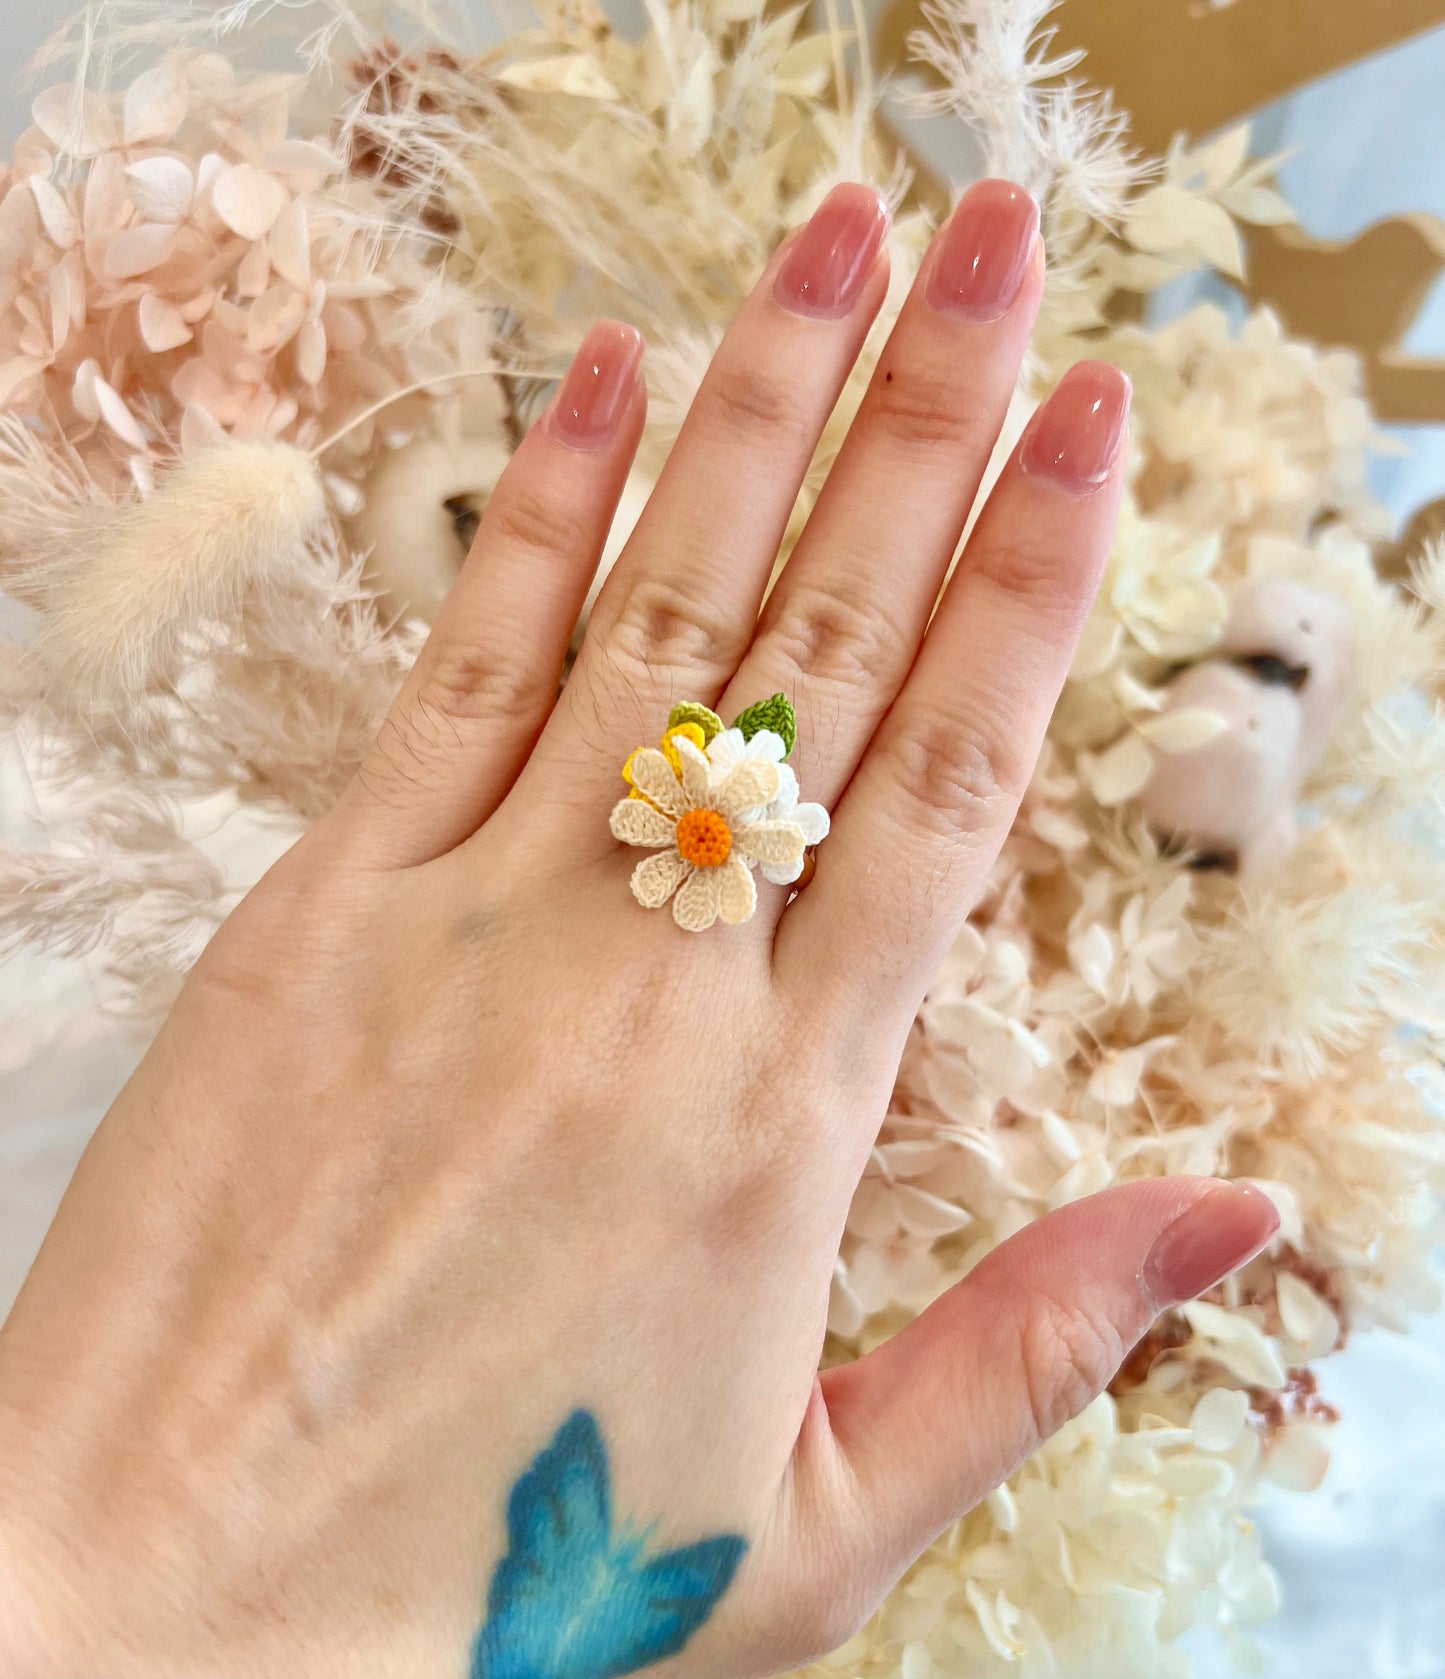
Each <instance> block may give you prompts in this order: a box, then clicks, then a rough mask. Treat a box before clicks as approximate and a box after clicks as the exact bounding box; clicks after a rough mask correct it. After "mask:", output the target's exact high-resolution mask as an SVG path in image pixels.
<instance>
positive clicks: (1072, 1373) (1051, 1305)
mask: <svg viewBox="0 0 1445 1679" xmlns="http://www.w3.org/2000/svg"><path fill="white" fill-rule="evenodd" d="M1122 1354H1123V1347H1122V1344H1121V1342H1120V1338H1119V1336H1118V1334H1117V1332H1116V1331H1114V1330H1113V1329H1111V1328H1110V1327H1109V1326H1108V1325H1107V1324H1106V1323H1103V1322H1101V1321H1099V1320H1096V1319H1095V1318H1094V1317H1093V1316H1092V1315H1091V1314H1090V1313H1089V1312H1088V1311H1087V1309H1085V1308H1084V1307H1082V1306H1080V1305H1077V1304H1069V1303H1067V1302H1065V1301H1062V1300H1057V1299H1055V1298H1054V1297H1053V1296H1052V1295H1046V1294H1040V1295H1036V1296H1035V1298H1034V1299H1033V1301H1032V1302H1031V1303H1030V1306H1029V1310H1028V1312H1027V1313H1026V1315H1025V1317H1024V1321H1023V1324H1022V1326H1021V1329H1020V1344H1019V1361H1020V1369H1021V1371H1022V1374H1023V1381H1024V1389H1025V1393H1026V1395H1027V1400H1028V1407H1029V1415H1030V1417H1031V1419H1032V1421H1033V1424H1034V1427H1035V1429H1036V1430H1037V1432H1038V1437H1039V1439H1040V1440H1047V1439H1048V1438H1049V1436H1050V1435H1051V1434H1054V1433H1055V1432H1056V1431H1057V1430H1058V1429H1060V1428H1062V1427H1063V1425H1064V1424H1065V1423H1066V1422H1068V1420H1069V1419H1070V1417H1076V1416H1078V1414H1079V1412H1080V1411H1082V1410H1083V1409H1084V1407H1085V1406H1086V1405H1087V1404H1088V1403H1089V1401H1090V1400H1091V1399H1093V1397H1094V1395H1095V1394H1096V1393H1098V1392H1099V1390H1100V1389H1101V1388H1102V1387H1103V1386H1104V1384H1105V1383H1106V1382H1107V1381H1108V1380H1109V1377H1110V1376H1111V1375H1112V1374H1113V1372H1114V1370H1115V1369H1116V1368H1117V1366H1118V1364H1119V1360H1120V1358H1121V1356H1122Z"/></svg>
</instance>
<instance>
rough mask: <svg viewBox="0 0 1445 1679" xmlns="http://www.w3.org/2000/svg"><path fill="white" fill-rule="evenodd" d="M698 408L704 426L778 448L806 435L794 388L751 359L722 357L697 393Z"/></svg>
mask: <svg viewBox="0 0 1445 1679" xmlns="http://www.w3.org/2000/svg"><path fill="white" fill-rule="evenodd" d="M695 407H696V408H697V409H698V410H700V414H699V417H700V419H701V420H702V421H703V423H704V424H708V425H710V424H712V423H716V424H718V425H720V426H722V427H725V428H726V429H727V430H728V431H731V432H735V433H737V434H739V435H740V436H742V437H743V438H749V439H757V440H759V441H763V442H766V443H767V444H768V445H769V446H770V447H774V448H775V447H776V446H777V444H778V442H779V441H780V440H783V439H797V438H800V437H801V436H802V434H803V430H804V426H805V424H806V420H805V416H804V414H803V411H802V409H801V407H800V405H799V402H798V393H797V389H796V387H795V385H794V384H793V383H792V382H791V381H790V380H788V379H786V378H784V377H783V376H782V375H781V374H780V373H778V372H777V371H775V370H773V369H771V368H769V367H768V366H766V365H759V364H758V363H757V362H755V361H752V360H743V359H741V358H733V357H720V358H719V359H718V360H717V361H715V362H714V363H713V367H712V371H711V373H709V375H708V377H707V378H706V379H705V380H704V381H703V384H702V388H701V389H700V390H699V391H698V394H697V399H696V403H695Z"/></svg>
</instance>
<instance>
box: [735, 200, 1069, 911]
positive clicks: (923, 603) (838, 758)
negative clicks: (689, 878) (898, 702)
mask: <svg viewBox="0 0 1445 1679" xmlns="http://www.w3.org/2000/svg"><path fill="white" fill-rule="evenodd" d="M1038 228H1039V210H1038V205H1037V204H1036V203H1035V202H1034V200H1033V199H1032V198H1031V197H1030V196H1029V194H1028V193H1026V192H1025V191H1024V190H1023V189H1022V188H1021V187H1016V186H1013V185H1011V184H1010V183H1009V182H1006V181H981V182H979V183H978V185H976V186H974V187H973V188H971V189H970V190H969V191H968V192H967V193H966V194H965V195H964V197H963V198H962V199H961V200H960V202H959V205H958V208H957V209H956V210H955V212H954V214H953V216H952V217H951V219H950V220H949V222H948V223H947V225H946V226H945V228H944V229H943V231H942V232H941V233H940V235H939V237H938V238H937V239H936V240H935V241H934V245H933V248H932V250H931V251H930V252H929V254H928V256H927V257H926V258H925V260H924V263H923V266H922V269H921V271H920V273H919V276H918V279H917V280H916V282H915V284H914V287H913V290H912V293H911V295H910V297H909V299H908V302H907V303H906V305H905V306H904V309H903V312H902V314H901V315H900V317H899V320H898V323H897V325H896V326H895V328H894V330H893V333H892V335H891V336H890V338H889V340H888V343H887V345H886V346H885V347H884V350H883V354H882V355H881V356H880V358H879V361H878V365H877V368H876V369H875V371H874V374H873V378H872V381H871V384H870V387H869V390H868V393H867V395H866V397H865V398H864V401H863V403H862V405H861V407H860V409H859V412H858V415H857V418H856V419H855V420H854V422H853V425H852V427H851V429H850V431H849V434H848V438H847V441H846V443H845V444H844V446H843V449H842V451H841V452H840V454H839V458H838V461H837V463H836V464H835V466H834V468H833V470H832V472H831V473H830V474H829V477H828V482H827V484H826V486H825V487H824V489H823V492H822V494H821V495H820V497H819V499H818V503H817V506H816V507H815V508H814V510H813V513H812V516H811V517H810V518H809V520H808V525H807V528H806V530H805V531H804V533H803V536H802V538H801V540H800V541H799V543H798V546H797V548H796V549H795V550H794V552H793V554H792V556H791V558H790V559H789V561H788V564H787V566H786V567H785V568H784V570H783V573H782V575H781V577H780V578H779V579H778V583H777V586H776V587H775V589H774V590H773V593H772V595H771V597H770V598H769V601H768V604H767V607H766V609H765V611H764V614H763V620H762V623H761V625H760V627H759V631H758V634H757V638H756V640H755V641H754V642H753V645H752V648H751V649H750V651H749V652H748V654H747V656H746V657H745V659H744V660H743V663H742V665H741V668H740V669H739V670H738V673H737V675H736V676H735V678H734V679H733V682H732V683H731V685H730V686H729V689H728V692H727V694H726V695H725V696H724V699H723V707H722V709H723V713H724V715H725V716H727V717H731V716H732V715H733V713H734V712H736V711H739V710H741V709H742V708H743V707H745V706H747V705H749V704H751V703H753V702H754V701H756V700H759V699H762V698H764V697H766V696H767V695H769V694H772V693H775V692H777V691H779V690H781V691H783V692H785V693H787V694H788V696H789V697H790V698H791V699H792V701H793V703H794V706H795V707H796V709H797V712H798V720H799V729H798V744H797V747H796V750H795V753H794V755H793V759H792V762H793V765H794V768H795V769H796V770H797V771H798V774H799V777H800V779H801V782H802V785H803V788H804V791H805V793H806V795H807V797H808V798H810V799H817V800H820V801H822V802H823V803H824V804H831V803H832V801H833V800H834V799H835V798H836V797H837V796H838V795H839V794H840V793H841V791H842V789H843V787H844V786H845V785H846V783H847V781H848V779H849V777H850V776H851V774H852V772H853V769H854V767H855V765H856V764H857V763H858V760H859V759H860V758H861V756H862V753H863V750H864V748H865V746H866V745H867V743H868V740H869V737H870V736H871V735H872V734H873V731H874V729H875V728H876V727H877V725H878V722H879V719H880V718H881V717H882V716H883V714H884V712H885V711H886V710H887V709H888V706H889V704H890V703H891V702H892V700H893V698H894V696H895V695H896V694H897V692H898V690H899V689H900V688H901V686H902V684H903V681H904V678H905V677H906V675H907V674H908V670H909V668H910V666H911V665H912V663H913V659H914V656H915V654H916V652H917V649H918V645H919V642H920V640H921V639H922V636H923V632H924V629H925V627H926V626H927V623H928V619H929V614H930V612H931V611H932V609H933V606H934V603H935V601H936V600H937V598H938V592H939V589H940V587H941V586H942V583H943V580H944V577H945V575H946V573H947V570H948V566H949V562H950V560H951V559H952V557H953V555H954V554H955V552H956V551H957V548H958V543H959V539H960V537H961V535H962V533H963V529H964V525H965V521H966V520H967V518H968V514H969V509H970V508H971V507H972V506H973V503H974V500H975V497H976V496H977V493H978V489H979V485H980V483H981V482H982V479H983V476H984V472H985V470H986V468H987V465H988V461H989V457H990V455H991V453H992V451H993V447H994V444H995V442H996V441H997V438H998V435H999V432H1000V430H1001V428H1002V425H1003V422H1004V418H1005V415H1006V414H1007V412H1008V405H1009V400H1010V398H1011V396H1012V394H1013V391H1014V387H1015V384H1016V382H1017V379H1018V371H1019V366H1020V363H1021V362H1022V360H1023V355H1024V350H1025V348H1026V346H1027V343H1028V335H1029V332H1030V330H1031V328H1032V326H1033V323H1034V318H1035V316H1036V315H1037V313H1038V306H1039V299H1040V295H1041V292H1042V288H1043V260H1042V249H1041V246H1040V243H1039V237H1038ZM779 907H781V906H780V905H779Z"/></svg>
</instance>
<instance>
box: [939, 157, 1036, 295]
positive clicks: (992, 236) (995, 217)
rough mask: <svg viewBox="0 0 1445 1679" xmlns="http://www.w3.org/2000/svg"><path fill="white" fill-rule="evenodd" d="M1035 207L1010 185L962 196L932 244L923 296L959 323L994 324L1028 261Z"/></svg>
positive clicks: (982, 185)
mask: <svg viewBox="0 0 1445 1679" xmlns="http://www.w3.org/2000/svg"><path fill="white" fill-rule="evenodd" d="M1038 236H1039V207H1038V204H1037V202H1036V201H1035V199H1034V198H1033V196H1032V195H1031V194H1030V193H1027V192H1025V191H1024V189H1023V188H1022V187H1016V186H1015V185H1014V184H1013V182H1012V181H980V182H978V184H977V185H976V186H972V187H970V188H969V189H968V191H967V192H966V193H964V195H963V197H962V198H961V199H959V201H958V208H957V209H956V210H955V211H954V212H953V215H952V216H951V217H950V218H949V221H948V225H947V226H946V227H945V228H944V230H943V233H942V235H941V236H940V238H939V241H938V251H937V254H936V256H935V257H934V260H933V267H932V270H931V271H930V273H929V276H928V287H927V290H926V291H925V293H924V295H925V296H926V297H927V299H928V301H929V303H930V304H931V305H932V306H933V308H935V309H938V310H941V311H942V312H943V313H945V314H948V315H957V316H958V317H959V318H960V319H962V320H965V321H996V320H998V319H1000V318H1001V317H1002V316H1004V315H1006V314H1007V313H1008V312H1009V310H1010V309H1011V308H1012V307H1013V303H1014V299H1015V298H1016V297H1017V296H1018V294H1019V292H1020V290H1021V289H1022V287H1023V283H1024V279H1025V277H1026V276H1027V274H1028V271H1029V264H1030V263H1031V262H1032V261H1033V257H1034V245H1035V243H1036V242H1037V240H1038Z"/></svg>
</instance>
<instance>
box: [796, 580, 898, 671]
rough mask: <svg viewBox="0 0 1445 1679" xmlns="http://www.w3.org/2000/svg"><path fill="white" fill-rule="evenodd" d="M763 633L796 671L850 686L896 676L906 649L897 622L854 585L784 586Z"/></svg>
mask: <svg viewBox="0 0 1445 1679" xmlns="http://www.w3.org/2000/svg"><path fill="white" fill-rule="evenodd" d="M767 639H768V641H769V642H770V643H771V644H772V646H773V647H774V648H775V649H776V650H777V651H778V652H779V653H780V654H781V655H782V656H783V658H785V659H786V660H787V661H788V662H789V663H790V664H791V665H792V666H793V668H794V669H795V670H796V671H798V672H799V673H800V674H802V675H805V676H809V677H813V678H815V679H817V680H819V681H823V682H828V683H835V684H837V685H839V686H844V685H847V686H850V687H851V686H854V685H856V684H857V683H859V682H860V681H861V682H876V681H877V680H878V679H879V677H880V676H882V677H888V676H896V675H897V673H898V671H899V670H900V669H901V668H902V667H903V666H904V665H905V663H906V660H907V654H908V651H909V649H908V647H907V638H906V635H905V632H904V630H903V628H902V626H901V625H900V624H899V623H898V622H897V621H896V620H895V619H894V618H893V617H892V616H891V615H890V614H889V613H888V612H887V611H886V610H885V609H884V608H883V606H882V604H881V603H880V602H879V601H877V600H875V599H869V598H868V597H867V596H866V595H864V594H863V593H861V592H860V591H858V590H857V589H856V587H854V588H851V589H850V588H848V587H839V588H834V589H825V588H819V587H817V586H816V585H813V584H800V585H799V586H798V587H796V588H793V589H790V590H788V591H787V593H786V595H785V597H784V599H783V600H782V602H781V603H780V606H779V610H778V614H777V617H776V619H775V620H774V622H773V623H772V624H771V625H770V626H769V627H768V631H767Z"/></svg>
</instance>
